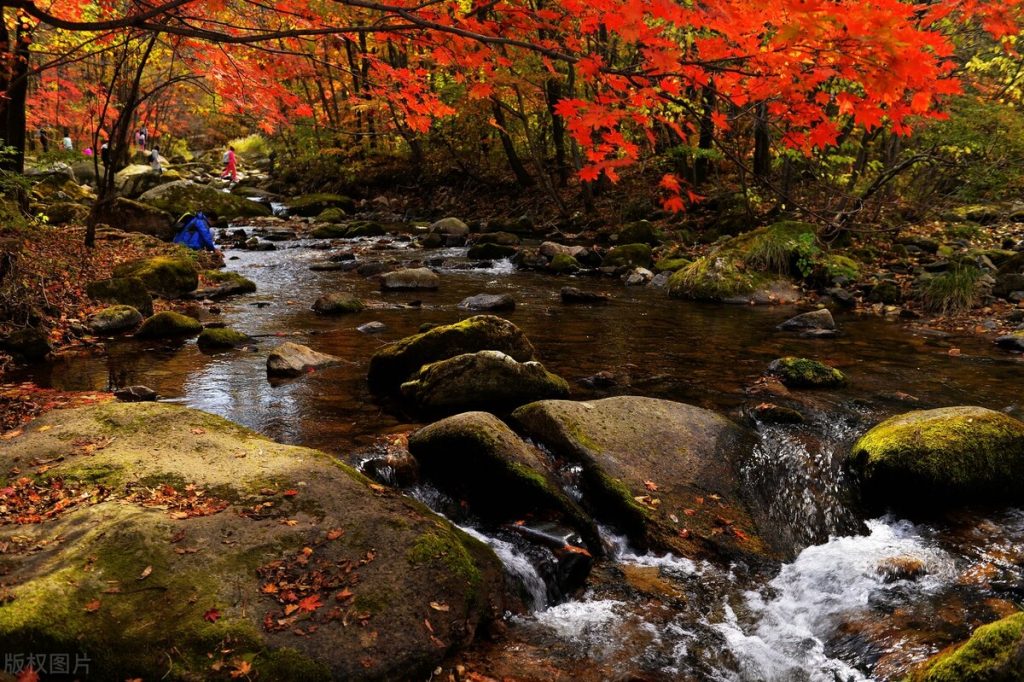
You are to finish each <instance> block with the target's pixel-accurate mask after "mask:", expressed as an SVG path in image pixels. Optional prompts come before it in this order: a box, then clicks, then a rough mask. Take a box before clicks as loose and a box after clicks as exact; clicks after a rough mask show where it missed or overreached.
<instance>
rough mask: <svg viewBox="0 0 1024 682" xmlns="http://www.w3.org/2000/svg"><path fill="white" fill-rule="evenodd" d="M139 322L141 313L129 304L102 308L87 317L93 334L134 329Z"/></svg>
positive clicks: (140, 321) (114, 332)
mask: <svg viewBox="0 0 1024 682" xmlns="http://www.w3.org/2000/svg"><path fill="white" fill-rule="evenodd" d="M140 324H142V313H140V312H139V311H138V310H136V309H135V308H133V307H131V306H130V305H115V306H111V307H109V308H104V309H103V310H101V311H99V312H98V313H96V314H95V315H93V316H92V317H90V318H89V328H90V329H92V331H93V333H94V334H117V333H119V332H126V331H128V330H130V329H135V328H136V327H138V326H139V325H140Z"/></svg>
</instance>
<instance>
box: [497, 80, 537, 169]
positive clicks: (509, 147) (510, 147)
mask: <svg viewBox="0 0 1024 682" xmlns="http://www.w3.org/2000/svg"><path fill="white" fill-rule="evenodd" d="M491 112H492V113H493V114H494V122H495V123H497V124H498V138H499V139H500V140H501V146H502V148H503V149H504V150H505V158H507V159H508V166H509V168H511V169H512V174H513V175H515V176H516V182H518V183H519V186H520V187H532V186H533V178H532V177H531V176H530V174H529V173H528V172H527V170H526V167H525V166H524V165H523V162H522V161H521V160H520V159H519V154H517V153H516V147H515V145H514V144H513V143H512V138H511V137H509V134H508V129H507V128H506V123H505V112H504V111H502V109H501V103H500V102H499V101H498V100H496V99H491Z"/></svg>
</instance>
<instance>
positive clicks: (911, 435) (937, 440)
mask: <svg viewBox="0 0 1024 682" xmlns="http://www.w3.org/2000/svg"><path fill="white" fill-rule="evenodd" d="M850 465H851V467H852V468H853V470H854V471H855V472H856V473H857V476H858V477H859V478H860V480H861V484H862V489H863V491H864V494H865V497H866V498H867V499H868V500H869V501H871V502H878V503H881V504H886V505H891V506H895V507H900V508H908V509H911V510H916V511H925V512H927V511H931V510H933V509H937V508H943V507H948V506H952V505H957V504H961V503H964V502H971V501H980V502H985V503H999V502H1010V503H1014V504H1019V503H1021V502H1024V422H1021V421H1019V420H1017V419H1014V418H1013V417H1010V416H1009V415H1006V414H1003V413H1002V412H995V411H993V410H988V409H985V408H983V407H971V406H961V407H943V408H939V409H935V410H918V411H915V412H908V413H906V414H901V415H897V416H895V417H891V418H889V419H886V420H885V421H883V422H882V423H880V424H878V425H877V426H875V427H874V428H873V429H871V430H870V431H868V432H867V433H866V434H864V436H863V437H861V439H860V440H858V441H857V442H856V443H855V444H854V446H853V449H852V451H851V455H850Z"/></svg>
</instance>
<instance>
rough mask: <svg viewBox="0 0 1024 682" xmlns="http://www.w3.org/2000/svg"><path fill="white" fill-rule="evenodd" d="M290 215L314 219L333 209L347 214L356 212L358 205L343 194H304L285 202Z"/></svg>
mask: <svg viewBox="0 0 1024 682" xmlns="http://www.w3.org/2000/svg"><path fill="white" fill-rule="evenodd" d="M285 207H286V208H287V209H288V213H289V214H290V215H294V216H299V217H302V218H313V217H315V216H318V215H320V214H321V213H323V212H324V211H326V210H328V209H331V208H338V209H341V210H342V211H345V212H346V213H351V212H352V211H353V210H355V207H356V203H355V202H354V201H352V199H350V198H349V197H346V196H343V195H341V194H324V193H320V194H303V195H301V196H297V197H295V198H294V199H289V200H288V201H287V202H285Z"/></svg>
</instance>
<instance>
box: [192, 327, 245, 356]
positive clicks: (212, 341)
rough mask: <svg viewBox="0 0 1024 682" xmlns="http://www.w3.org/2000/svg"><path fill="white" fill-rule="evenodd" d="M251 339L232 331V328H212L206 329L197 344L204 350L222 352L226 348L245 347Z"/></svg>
mask: <svg viewBox="0 0 1024 682" xmlns="http://www.w3.org/2000/svg"><path fill="white" fill-rule="evenodd" d="M250 340H251V339H250V338H249V336H248V335H247V334H243V333H242V332H240V331H236V330H234V329H231V328H230V327H210V328H207V329H204V330H203V331H202V333H200V334H199V338H198V339H196V344H197V345H198V346H199V347H200V348H202V349H203V350H221V349H225V348H237V347H238V346H242V345H245V344H246V343H248V342H249V341H250Z"/></svg>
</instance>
